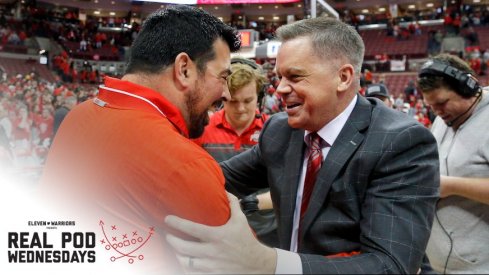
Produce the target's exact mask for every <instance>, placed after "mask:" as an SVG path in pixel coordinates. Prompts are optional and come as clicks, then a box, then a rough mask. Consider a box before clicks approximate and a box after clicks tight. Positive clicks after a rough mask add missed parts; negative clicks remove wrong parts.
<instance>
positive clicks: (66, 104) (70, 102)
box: [53, 96, 78, 136]
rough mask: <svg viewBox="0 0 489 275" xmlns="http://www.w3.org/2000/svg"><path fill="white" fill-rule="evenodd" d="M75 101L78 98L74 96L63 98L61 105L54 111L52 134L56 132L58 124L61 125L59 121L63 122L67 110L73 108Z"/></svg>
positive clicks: (76, 101)
mask: <svg viewBox="0 0 489 275" xmlns="http://www.w3.org/2000/svg"><path fill="white" fill-rule="evenodd" d="M77 103H78V100H77V99H76V97H75V96H69V97H66V98H65V99H63V103H62V104H61V106H59V107H58V108H57V109H56V111H55V112H54V124H53V136H55V135H56V133H57V132H58V129H59V126H61V122H63V120H64V119H65V117H66V115H67V114H68V112H69V111H70V110H71V109H73V108H74V107H75V106H76V104H77Z"/></svg>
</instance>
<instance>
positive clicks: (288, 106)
mask: <svg viewBox="0 0 489 275" xmlns="http://www.w3.org/2000/svg"><path fill="white" fill-rule="evenodd" d="M298 106H301V104H299V103H296V104H290V105H287V109H293V108H295V107H298Z"/></svg>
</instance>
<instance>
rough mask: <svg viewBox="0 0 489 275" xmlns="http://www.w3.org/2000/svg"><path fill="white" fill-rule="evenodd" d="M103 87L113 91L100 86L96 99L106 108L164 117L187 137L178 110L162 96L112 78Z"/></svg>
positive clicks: (150, 90) (106, 79)
mask: <svg viewBox="0 0 489 275" xmlns="http://www.w3.org/2000/svg"><path fill="white" fill-rule="evenodd" d="M105 87H107V88H109V89H111V90H113V91H110V90H108V89H106V88H104V86H101V87H100V88H99V94H98V95H97V98H98V99H100V100H102V101H103V103H106V104H107V106H109V107H111V108H117V109H130V110H144V111H146V112H151V113H155V114H158V115H161V116H164V117H166V118H167V119H168V120H169V121H170V122H171V123H172V124H173V125H174V126H175V127H176V128H177V130H178V131H180V133H182V135H184V136H185V137H188V129H187V124H186V123H185V120H184V119H183V117H182V114H181V113H180V110H179V109H178V108H177V107H175V106H174V105H173V104H172V103H171V102H170V101H168V100H167V99H166V98H165V97H163V95H161V94H159V93H158V92H156V91H154V90H152V89H150V88H147V87H144V86H140V85H137V84H135V83H132V82H129V81H125V80H120V79H117V78H112V77H105ZM114 90H117V92H114ZM124 93H126V94H124Z"/></svg>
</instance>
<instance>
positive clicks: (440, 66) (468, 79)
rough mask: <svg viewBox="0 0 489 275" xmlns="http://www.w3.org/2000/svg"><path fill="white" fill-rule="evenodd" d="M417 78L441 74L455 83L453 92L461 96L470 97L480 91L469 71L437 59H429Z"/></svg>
mask: <svg viewBox="0 0 489 275" xmlns="http://www.w3.org/2000/svg"><path fill="white" fill-rule="evenodd" d="M418 76H419V78H422V77H429V76H441V77H443V78H445V79H447V80H449V81H450V83H451V84H453V85H455V86H454V87H453V88H456V89H455V92H456V93H457V94H459V95H460V96H461V97H464V98H470V97H473V96H476V95H478V94H479V93H480V91H481V87H480V85H479V83H478V82H477V79H475V77H474V76H472V75H471V74H470V73H466V72H463V71H461V70H459V69H457V68H455V67H453V66H451V65H448V64H446V63H444V62H440V61H437V60H429V61H427V62H426V63H425V64H424V65H423V66H422V67H421V70H420V72H419V74H418Z"/></svg>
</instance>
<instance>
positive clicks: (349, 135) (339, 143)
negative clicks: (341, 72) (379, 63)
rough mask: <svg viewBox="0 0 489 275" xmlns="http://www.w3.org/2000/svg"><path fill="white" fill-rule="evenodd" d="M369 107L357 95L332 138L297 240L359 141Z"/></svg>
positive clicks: (308, 224)
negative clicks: (333, 140) (332, 141)
mask: <svg viewBox="0 0 489 275" xmlns="http://www.w3.org/2000/svg"><path fill="white" fill-rule="evenodd" d="M371 109H372V107H371V106H370V103H368V101H367V100H366V99H364V98H363V97H362V96H360V95H359V96H358V101H357V104H356V105H355V108H354V109H353V112H352V113H351V115H350V117H349V118H348V120H347V121H346V124H345V126H344V127H343V129H342V130H341V132H340V134H339V135H338V137H337V138H336V140H335V142H334V144H333V146H332V147H331V149H330V151H329V153H328V156H327V157H326V159H325V160H324V162H323V164H322V166H321V169H320V170H319V174H318V177H317V180H316V183H315V184H314V189H313V192H312V195H311V200H310V201H309V206H308V208H307V211H306V213H305V215H304V219H303V221H302V222H303V224H302V225H301V228H302V230H301V232H300V234H301V235H300V236H299V240H303V238H304V234H305V232H307V231H308V229H309V227H310V226H311V224H312V222H313V221H314V219H315V217H316V216H317V214H318V213H319V211H320V210H321V208H322V206H323V204H324V201H325V200H326V197H327V195H328V192H329V189H330V187H331V184H332V183H333V181H334V179H335V178H336V177H337V176H338V174H339V173H340V171H341V170H342V169H343V168H344V167H345V166H346V165H347V162H348V160H349V159H350V158H351V156H352V155H353V153H354V152H355V151H356V150H357V149H358V147H359V146H360V144H361V143H362V141H363V138H364V134H363V133H362V132H361V131H363V130H364V129H365V128H367V127H368V125H369V124H370V116H371Z"/></svg>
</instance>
